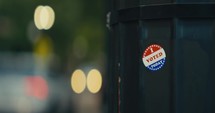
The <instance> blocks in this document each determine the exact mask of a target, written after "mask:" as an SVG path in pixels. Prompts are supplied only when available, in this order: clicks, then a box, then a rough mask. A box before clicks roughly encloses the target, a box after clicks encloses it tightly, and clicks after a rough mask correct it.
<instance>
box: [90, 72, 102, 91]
mask: <svg viewBox="0 0 215 113" xmlns="http://www.w3.org/2000/svg"><path fill="white" fill-rule="evenodd" d="M101 87H102V76H101V73H100V72H99V71H98V70H97V69H92V70H91V71H90V72H89V73H88V76H87V88H88V90H89V91H90V92H91V93H97V92H99V90H100V89H101Z"/></svg>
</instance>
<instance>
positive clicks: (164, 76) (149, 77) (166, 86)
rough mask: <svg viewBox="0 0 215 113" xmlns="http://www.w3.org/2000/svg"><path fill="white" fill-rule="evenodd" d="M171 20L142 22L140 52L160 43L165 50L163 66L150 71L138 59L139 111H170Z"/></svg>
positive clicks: (163, 112)
mask: <svg viewBox="0 0 215 113" xmlns="http://www.w3.org/2000/svg"><path fill="white" fill-rule="evenodd" d="M172 24H173V22H172V20H168V19H167V20H164V19H163V20H145V21H143V22H142V32H141V38H140V42H141V52H142V53H141V54H143V52H144V51H145V49H146V48H147V47H148V46H150V45H152V44H158V45H160V46H161V47H162V48H163V49H164V50H165V52H166V62H165V64H164V67H162V68H161V69H160V70H157V71H151V70H149V69H148V68H146V67H145V66H144V64H143V62H142V61H140V62H141V63H140V64H141V65H140V76H141V80H140V85H141V88H142V89H140V91H141V92H142V93H141V94H143V95H141V99H142V100H141V101H143V102H142V106H141V109H142V110H141V111H144V113H158V112H160V113H172V110H171V109H172V107H171V105H172V104H173V101H172V98H173V97H172V95H173V94H172V85H173V81H172V80H173V79H172V76H173V73H172V67H171V66H172V65H171V64H172V50H171V49H172V46H171V40H172V38H173V37H172V34H173V30H172Z"/></svg>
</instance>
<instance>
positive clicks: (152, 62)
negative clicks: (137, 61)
mask: <svg viewBox="0 0 215 113" xmlns="http://www.w3.org/2000/svg"><path fill="white" fill-rule="evenodd" d="M165 59H166V53H165V51H164V49H163V48H162V47H161V46H160V45H157V44H153V45H150V46H149V47H148V48H146V50H145V51H144V53H143V57H142V60H143V64H144V65H145V66H146V67H147V68H148V69H149V70H152V71H156V70H159V69H160V68H162V67H163V65H164V63H165Z"/></svg>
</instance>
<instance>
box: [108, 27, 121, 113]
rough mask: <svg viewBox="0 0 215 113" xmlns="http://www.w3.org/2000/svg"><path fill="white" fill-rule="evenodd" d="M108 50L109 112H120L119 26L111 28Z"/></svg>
mask: <svg viewBox="0 0 215 113" xmlns="http://www.w3.org/2000/svg"><path fill="white" fill-rule="evenodd" d="M110 31H111V36H110V37H109V38H110V39H109V42H108V43H109V46H108V48H109V52H108V57H109V61H108V64H109V65H108V68H109V69H108V75H107V76H108V77H107V78H108V84H107V87H108V113H118V100H119V98H118V77H119V66H118V64H119V33H120V30H119V26H117V25H114V26H112V28H111V30H110Z"/></svg>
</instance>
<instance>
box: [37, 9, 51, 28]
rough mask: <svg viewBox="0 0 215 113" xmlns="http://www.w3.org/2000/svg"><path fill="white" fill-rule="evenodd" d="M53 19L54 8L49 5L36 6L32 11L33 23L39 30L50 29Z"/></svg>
mask: <svg viewBox="0 0 215 113" xmlns="http://www.w3.org/2000/svg"><path fill="white" fill-rule="evenodd" d="M54 20H55V13H54V10H53V9H52V8H51V7H50V6H41V5H40V6H38V7H37V8H36V9H35V12H34V23H35V25H36V27H37V28H38V29H39V30H42V29H45V30H48V29H50V28H51V27H52V26H53V24H54Z"/></svg>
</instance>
